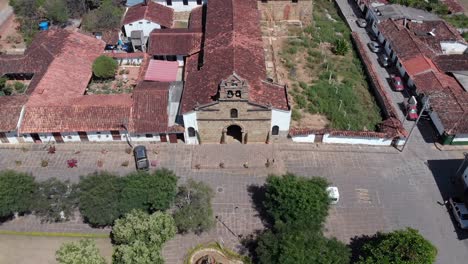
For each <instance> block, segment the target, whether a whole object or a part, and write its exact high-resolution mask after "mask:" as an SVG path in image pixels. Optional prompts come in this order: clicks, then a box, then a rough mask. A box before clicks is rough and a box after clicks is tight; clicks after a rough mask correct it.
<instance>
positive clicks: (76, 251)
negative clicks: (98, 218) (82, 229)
mask: <svg viewBox="0 0 468 264" xmlns="http://www.w3.org/2000/svg"><path fill="white" fill-rule="evenodd" d="M55 256H56V260H57V262H58V263H59V264H105V263H106V261H105V260H104V258H103V257H102V256H101V255H100V254H99V249H98V248H97V247H96V243H95V242H94V241H93V240H91V239H82V240H80V241H78V242H70V243H65V244H63V245H62V246H61V247H60V249H59V250H57V252H56V253H55Z"/></svg>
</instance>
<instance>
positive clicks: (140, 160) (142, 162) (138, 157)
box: [133, 146, 149, 170]
mask: <svg viewBox="0 0 468 264" xmlns="http://www.w3.org/2000/svg"><path fill="white" fill-rule="evenodd" d="M133 155H134V156H135V164H136V168H137V170H148V169H149V161H148V155H147V152H146V147H145V146H136V147H135V148H134V149H133Z"/></svg>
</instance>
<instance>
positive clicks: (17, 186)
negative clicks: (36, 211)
mask: <svg viewBox="0 0 468 264" xmlns="http://www.w3.org/2000/svg"><path fill="white" fill-rule="evenodd" d="M36 189H37V185H36V183H35V182H34V178H33V177H32V176H31V175H29V174H26V173H23V172H16V171H12V170H6V171H0V218H3V217H9V216H11V215H13V214H14V213H25V212H28V211H30V210H31V208H32V204H33V202H34V193H35V192H36Z"/></svg>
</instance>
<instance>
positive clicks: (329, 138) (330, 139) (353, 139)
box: [322, 134, 392, 146]
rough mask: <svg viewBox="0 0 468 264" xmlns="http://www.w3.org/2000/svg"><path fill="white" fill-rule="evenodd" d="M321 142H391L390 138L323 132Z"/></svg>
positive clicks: (388, 143) (385, 143)
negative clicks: (346, 135)
mask: <svg viewBox="0 0 468 264" xmlns="http://www.w3.org/2000/svg"><path fill="white" fill-rule="evenodd" d="M322 142H323V143H335V144H360V145H374V146H390V145H391V143H392V139H386V138H366V137H341V136H330V134H325V135H323V141H322Z"/></svg>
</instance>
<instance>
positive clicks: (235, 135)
mask: <svg viewBox="0 0 468 264" xmlns="http://www.w3.org/2000/svg"><path fill="white" fill-rule="evenodd" d="M226 136H227V143H234V142H236V143H242V128H241V127H240V126H238V125H230V126H228V128H227V131H226Z"/></svg>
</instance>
